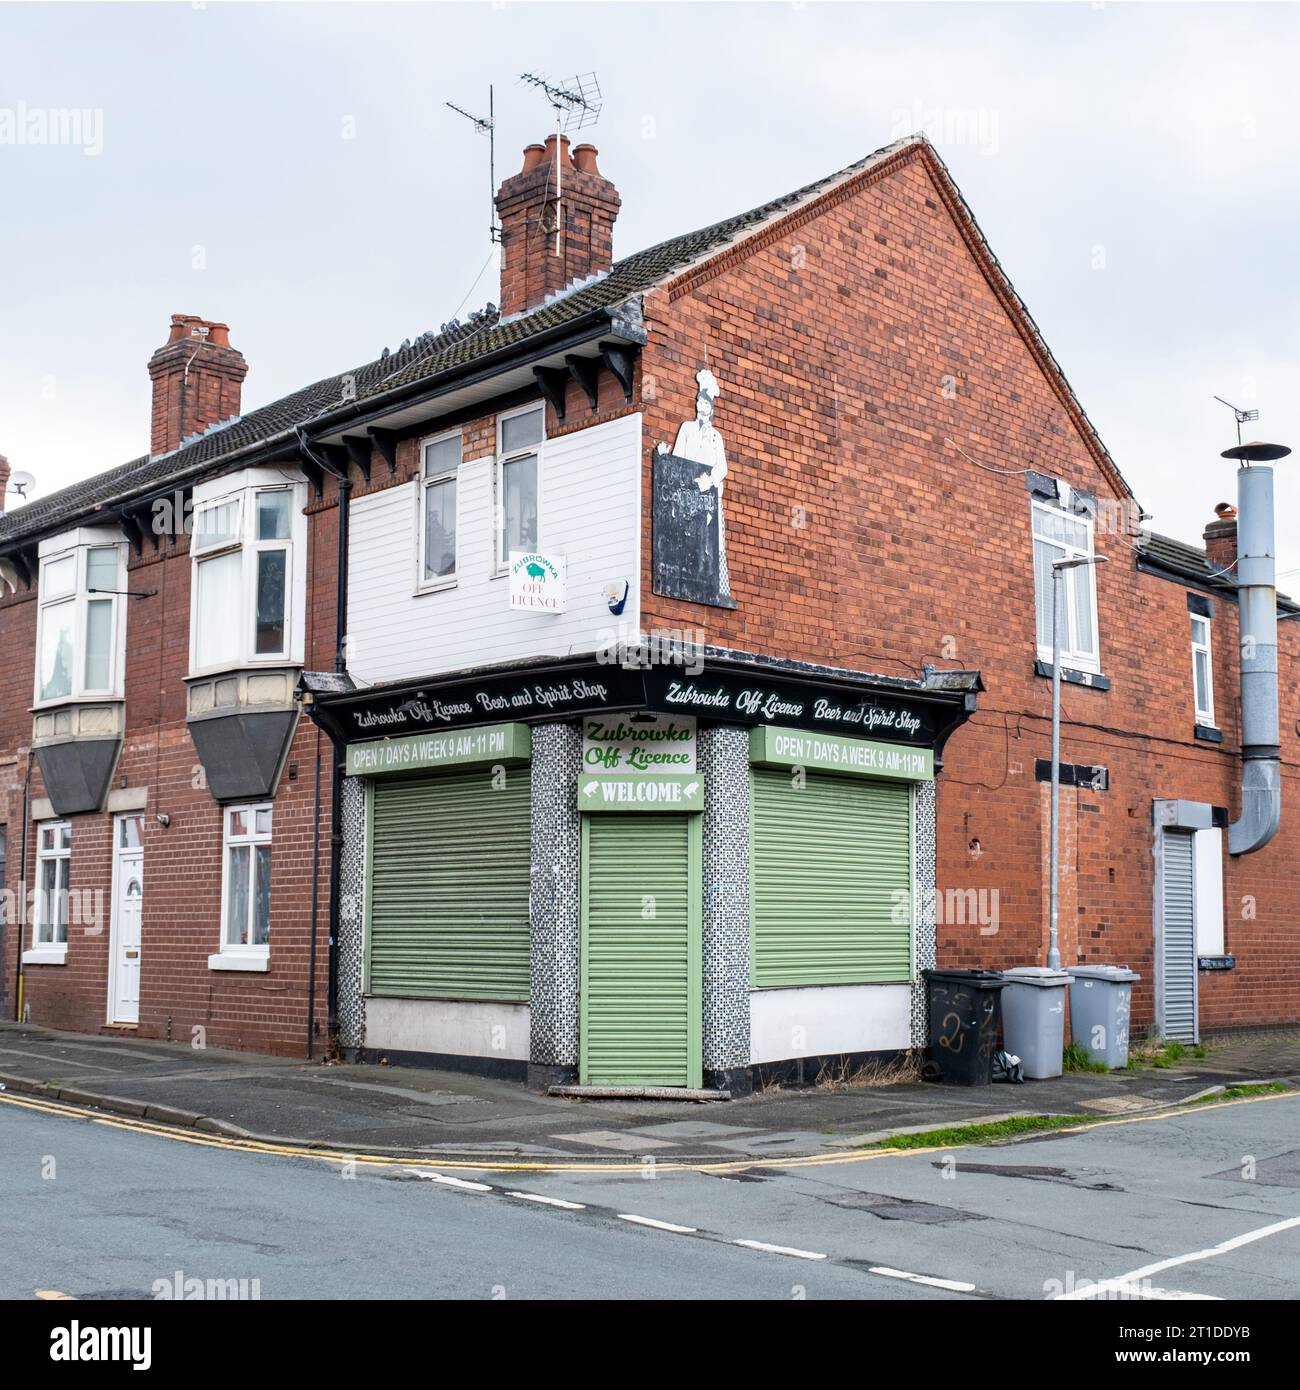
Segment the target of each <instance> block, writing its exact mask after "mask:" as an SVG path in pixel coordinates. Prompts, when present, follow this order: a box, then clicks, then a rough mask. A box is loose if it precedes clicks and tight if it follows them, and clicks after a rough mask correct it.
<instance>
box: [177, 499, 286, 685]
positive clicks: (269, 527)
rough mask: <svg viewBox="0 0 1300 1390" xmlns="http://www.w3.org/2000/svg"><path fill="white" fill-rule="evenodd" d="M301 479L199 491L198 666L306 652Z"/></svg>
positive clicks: (193, 543)
mask: <svg viewBox="0 0 1300 1390" xmlns="http://www.w3.org/2000/svg"><path fill="white" fill-rule="evenodd" d="M302 501H303V499H302V496H301V493H300V488H299V486H298V485H296V484H294V483H290V482H277V483H276V484H274V485H272V486H245V487H243V488H241V489H240V490H239V491H237V492H232V493H228V494H226V495H224V496H218V497H213V498H211V499H207V498H203V499H200V498H196V500H195V506H194V521H193V530H192V534H191V537H190V555H191V558H192V560H193V564H194V579H193V594H192V599H191V604H190V610H191V611H190V627H191V639H190V670H191V673H192V674H193V673H196V672H211V671H220V670H224V669H229V668H231V667H234V666H244V665H256V664H258V663H262V662H265V663H267V664H275V663H279V662H285V663H290V662H292V663H295V664H296V663H297V662H298V661H300V660H301V647H302V633H301V631H300V630H299V629H300V625H301V612H302V604H301V602H299V601H298V600H299V598H300V596H299V594H298V590H299V589H300V588H301V589H302V590H303V595H305V583H306V573H305V558H306V557H305V548H306V547H305V519H304V517H303V514H302Z"/></svg>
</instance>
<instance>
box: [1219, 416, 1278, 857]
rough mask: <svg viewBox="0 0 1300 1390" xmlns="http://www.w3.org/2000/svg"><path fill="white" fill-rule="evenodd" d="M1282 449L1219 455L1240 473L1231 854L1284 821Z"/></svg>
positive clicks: (1245, 448)
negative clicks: (1276, 508) (1278, 520)
mask: <svg viewBox="0 0 1300 1390" xmlns="http://www.w3.org/2000/svg"><path fill="white" fill-rule="evenodd" d="M1290 452H1291V450H1290V449H1288V448H1287V447H1286V446H1285V445H1282V444H1260V443H1254V444H1240V445H1238V446H1237V447H1236V448H1233V449H1225V450H1224V452H1223V455H1222V457H1224V458H1227V459H1235V460H1237V461H1238V463H1239V464H1240V467H1239V468H1238V470H1237V611H1238V615H1239V623H1240V638H1241V758H1242V769H1241V816H1240V817H1239V818H1238V819H1237V820H1235V821H1233V822H1232V824H1231V825H1229V827H1228V852H1229V853H1230V854H1253V853H1254V852H1255V851H1256V850H1260V849H1263V848H1264V846H1265V845H1266V844H1268V842H1269V841H1270V840H1271V839H1272V838H1273V836H1274V835H1276V834H1277V830H1278V826H1279V824H1280V823H1281V820H1282V746H1281V743H1282V736H1281V732H1280V729H1279V723H1278V698H1277V588H1276V573H1275V570H1276V564H1275V559H1274V550H1275V547H1274V539H1273V470H1272V468H1270V467H1269V466H1268V465H1269V464H1270V463H1272V462H1273V461H1274V460H1275V459H1280V458H1285V457H1286V456H1287V455H1288V454H1289V453H1290Z"/></svg>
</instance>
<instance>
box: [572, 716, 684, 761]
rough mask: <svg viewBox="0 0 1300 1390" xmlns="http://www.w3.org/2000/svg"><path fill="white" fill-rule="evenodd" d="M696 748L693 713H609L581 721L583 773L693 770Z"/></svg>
mask: <svg viewBox="0 0 1300 1390" xmlns="http://www.w3.org/2000/svg"><path fill="white" fill-rule="evenodd" d="M695 747H696V742H695V720H694V719H692V718H691V717H690V716H677V715H671V714H609V715H595V716H591V717H589V718H587V719H584V720H583V722H582V770H583V771H584V772H612V773H655V772H694V771H695Z"/></svg>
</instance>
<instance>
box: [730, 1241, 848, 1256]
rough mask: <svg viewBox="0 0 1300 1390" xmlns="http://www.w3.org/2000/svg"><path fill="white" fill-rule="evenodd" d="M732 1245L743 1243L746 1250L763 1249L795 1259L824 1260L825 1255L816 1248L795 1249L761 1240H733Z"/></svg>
mask: <svg viewBox="0 0 1300 1390" xmlns="http://www.w3.org/2000/svg"><path fill="white" fill-rule="evenodd" d="M731 1243H732V1244H733V1245H743V1246H744V1247H745V1249H746V1250H764V1251H766V1252H767V1253H768V1254H769V1255H793V1256H794V1258H795V1259H796V1260H824V1259H825V1258H826V1256H825V1255H822V1254H819V1253H818V1252H817V1251H816V1250H796V1249H795V1248H794V1246H792V1245H769V1244H768V1243H767V1242H766V1241H763V1240H733V1241H732V1242H731Z"/></svg>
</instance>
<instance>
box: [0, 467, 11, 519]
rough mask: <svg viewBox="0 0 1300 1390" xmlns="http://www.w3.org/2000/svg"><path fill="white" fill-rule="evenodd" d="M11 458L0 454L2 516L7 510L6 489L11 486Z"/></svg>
mask: <svg viewBox="0 0 1300 1390" xmlns="http://www.w3.org/2000/svg"><path fill="white" fill-rule="evenodd" d="M9 473H10V468H9V460H8V459H7V458H5V456H4V455H3V454H0V516H3V515H4V510H5V491H6V489H7V488H8V487H9Z"/></svg>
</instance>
